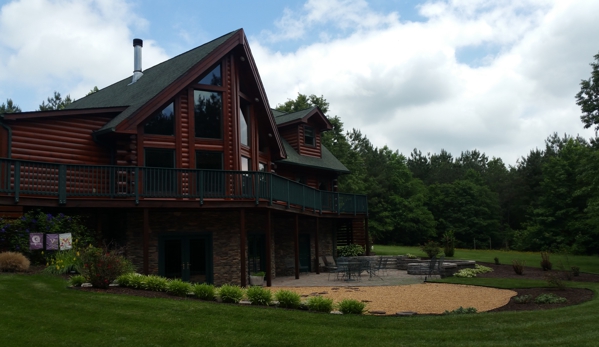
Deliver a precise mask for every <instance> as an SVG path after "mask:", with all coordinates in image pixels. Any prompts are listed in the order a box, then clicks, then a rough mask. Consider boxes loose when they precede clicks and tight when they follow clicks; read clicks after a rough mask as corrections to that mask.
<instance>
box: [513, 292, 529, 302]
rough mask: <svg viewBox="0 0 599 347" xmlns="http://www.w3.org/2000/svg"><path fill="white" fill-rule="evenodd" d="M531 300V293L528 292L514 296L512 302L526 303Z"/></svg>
mask: <svg viewBox="0 0 599 347" xmlns="http://www.w3.org/2000/svg"><path fill="white" fill-rule="evenodd" d="M531 300H532V295H530V294H526V295H520V296H514V302H515V303H516V304H526V303H529V302H530V301H531Z"/></svg>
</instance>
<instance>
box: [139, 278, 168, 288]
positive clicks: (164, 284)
mask: <svg viewBox="0 0 599 347" xmlns="http://www.w3.org/2000/svg"><path fill="white" fill-rule="evenodd" d="M168 284H169V280H168V279H167V278H164V277H160V276H155V275H149V276H145V281H144V289H146V290H151V291H153V292H166V290H167V289H168Z"/></svg>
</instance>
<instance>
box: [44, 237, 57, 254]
mask: <svg viewBox="0 0 599 347" xmlns="http://www.w3.org/2000/svg"><path fill="white" fill-rule="evenodd" d="M46 250H48V251H58V234H46Z"/></svg>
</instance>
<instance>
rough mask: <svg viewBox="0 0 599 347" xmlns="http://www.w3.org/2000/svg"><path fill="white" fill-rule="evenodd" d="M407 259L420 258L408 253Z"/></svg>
mask: <svg viewBox="0 0 599 347" xmlns="http://www.w3.org/2000/svg"><path fill="white" fill-rule="evenodd" d="M406 258H408V259H417V258H418V256H417V255H415V254H410V253H407V254H406Z"/></svg>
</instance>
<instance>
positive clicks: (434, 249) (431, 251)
mask: <svg viewBox="0 0 599 347" xmlns="http://www.w3.org/2000/svg"><path fill="white" fill-rule="evenodd" d="M420 249H421V250H422V251H423V252H424V253H426V255H427V256H428V257H429V258H432V257H435V256H437V254H439V253H441V249H440V248H439V244H438V243H436V242H435V241H429V242H427V243H425V244H424V245H422V246H420Z"/></svg>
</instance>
